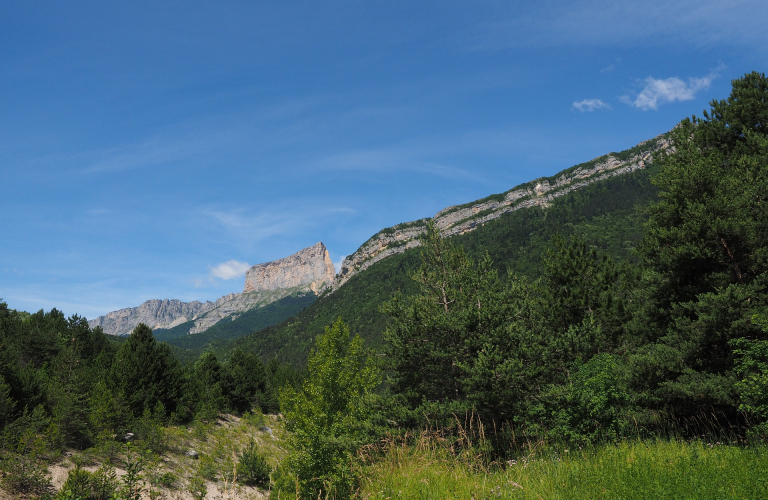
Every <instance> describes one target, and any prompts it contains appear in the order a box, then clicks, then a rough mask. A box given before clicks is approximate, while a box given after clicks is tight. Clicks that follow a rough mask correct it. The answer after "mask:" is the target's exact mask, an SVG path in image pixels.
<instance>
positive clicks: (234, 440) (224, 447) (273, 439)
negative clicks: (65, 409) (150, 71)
mask: <svg viewBox="0 0 768 500" xmlns="http://www.w3.org/2000/svg"><path fill="white" fill-rule="evenodd" d="M254 422H255V420H254V418H253V417H252V418H250V419H249V418H247V417H244V418H238V417H236V416H234V415H221V416H220V418H219V420H218V422H217V423H216V424H209V426H208V429H209V432H208V434H207V438H206V439H205V440H202V439H200V438H199V435H198V434H196V432H195V431H194V430H193V428H192V427H190V428H187V427H170V428H166V436H165V437H166V441H167V444H168V448H169V451H168V452H166V453H164V454H163V455H162V456H161V457H160V461H159V462H158V465H157V471H158V472H160V473H163V472H168V471H170V472H173V473H174V474H175V475H176V476H177V477H178V478H179V479H178V481H177V484H176V485H175V488H172V489H170V488H161V487H158V486H156V485H150V484H149V482H145V486H146V491H145V493H144V494H143V495H142V498H144V499H147V500H154V499H160V498H162V499H167V500H193V497H192V494H191V493H190V492H189V491H188V485H189V479H190V478H191V477H192V475H193V474H194V473H195V471H196V467H197V466H198V465H199V463H200V461H199V459H198V460H196V459H193V458H190V457H187V456H185V453H186V452H187V451H189V450H190V449H192V450H195V451H197V452H198V453H199V454H200V455H201V457H202V456H204V455H208V456H210V457H214V459H219V461H218V462H217V464H221V461H220V460H221V457H222V456H226V457H231V456H233V455H232V454H233V452H234V453H237V452H239V451H240V450H242V449H243V447H245V446H246V444H247V443H248V442H249V441H250V439H251V438H253V439H254V440H255V441H256V444H257V446H258V449H259V451H260V452H261V453H262V454H263V455H264V456H265V457H266V459H267V462H268V463H269V465H270V466H272V467H274V466H276V465H277V464H278V463H279V461H280V460H282V459H283V458H284V456H285V449H284V445H283V443H284V440H285V437H286V434H285V431H284V429H283V425H282V422H281V417H280V416H276V415H266V416H264V421H263V424H260V425H253V424H254ZM261 425H266V426H267V427H269V428H270V429H271V430H272V432H271V433H268V432H263V431H261V430H259V427H260V426H261ZM137 444H138V443H137ZM78 458H79V459H81V460H84V461H85V462H86V464H84V465H83V466H82V468H83V469H85V470H87V471H90V472H94V471H96V470H97V469H98V468H99V467H100V466H101V463H99V461H98V455H88V454H87V453H85V454H84V453H83V452H76V451H71V450H70V451H68V452H67V453H66V454H65V456H64V457H63V458H62V460H61V461H59V462H58V463H56V464H54V465H51V466H50V467H49V468H48V471H49V477H50V480H51V484H52V485H53V488H54V489H55V491H59V490H61V487H62V486H63V485H64V482H65V481H66V480H67V475H68V474H69V471H70V470H72V469H74V467H75V465H74V461H73V460H75V459H78ZM115 472H116V473H117V476H118V477H122V476H123V475H125V470H124V469H122V468H120V466H119V465H118V466H115ZM206 486H207V490H208V492H207V495H206V497H205V498H206V499H207V500H257V499H263V498H268V497H269V491H268V490H264V489H259V488H255V487H250V486H245V485H241V484H237V483H235V484H234V485H233V484H231V483H227V482H226V481H216V482H213V481H206ZM150 488H151V489H152V490H154V491H155V495H154V496H151V495H150V492H149V490H150ZM11 498H15V497H13V496H11V495H8V494H7V493H5V492H4V491H2V490H1V489H0V500H9V499H11Z"/></svg>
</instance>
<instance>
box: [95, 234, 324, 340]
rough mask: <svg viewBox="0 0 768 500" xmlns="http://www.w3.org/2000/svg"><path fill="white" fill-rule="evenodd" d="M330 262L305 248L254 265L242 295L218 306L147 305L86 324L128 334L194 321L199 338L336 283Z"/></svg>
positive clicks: (227, 298) (153, 302) (314, 248)
mask: <svg viewBox="0 0 768 500" xmlns="http://www.w3.org/2000/svg"><path fill="white" fill-rule="evenodd" d="M334 277H335V272H334V269H333V262H331V258H330V256H329V255H328V250H327V249H326V248H325V245H323V244H322V243H317V244H316V245H314V246H311V247H309V248H305V249H304V250H301V251H299V252H297V253H295V254H293V255H291V256H290V257H286V258H284V259H280V260H276V261H273V262H266V263H264V264H258V265H256V266H253V267H252V268H251V269H249V270H248V271H247V272H246V275H245V289H244V291H243V293H231V294H229V295H225V296H223V297H221V298H219V299H218V300H216V302H210V301H208V302H198V301H193V302H182V301H180V300H168V299H165V300H148V301H146V302H144V303H143V304H141V305H140V306H138V307H129V308H126V309H120V310H119V311H114V312H111V313H108V314H106V315H104V316H99V317H98V318H96V319H93V320H91V321H89V322H88V324H89V325H90V326H91V328H95V327H97V326H100V327H101V328H102V329H103V330H104V332H105V333H108V334H111V335H128V334H130V333H131V332H132V331H133V329H134V328H136V326H137V325H138V324H139V323H145V324H146V325H148V326H149V327H151V328H152V329H156V328H163V329H167V328H173V327H175V326H178V325H181V324H182V323H187V322H190V321H193V322H194V326H192V327H191V328H190V330H189V333H190V334H194V333H201V332H204V331H205V330H207V329H208V328H210V327H211V326H213V325H215V324H216V323H218V322H219V321H221V320H223V319H226V318H229V319H235V318H237V316H239V315H240V314H242V313H244V312H246V311H249V310H251V309H255V308H257V307H263V306H265V305H267V304H271V303H272V302H275V301H277V300H280V299H282V298H283V297H287V296H289V295H291V294H293V293H295V292H307V291H312V292H314V293H315V294H319V293H320V292H322V291H323V290H325V289H326V288H327V287H329V286H330V285H331V284H332V283H333V280H334Z"/></svg>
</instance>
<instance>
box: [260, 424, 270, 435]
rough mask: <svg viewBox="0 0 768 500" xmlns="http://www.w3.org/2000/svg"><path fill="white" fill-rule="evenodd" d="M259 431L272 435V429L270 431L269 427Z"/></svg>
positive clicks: (261, 428)
mask: <svg viewBox="0 0 768 500" xmlns="http://www.w3.org/2000/svg"><path fill="white" fill-rule="evenodd" d="M259 430H260V431H261V432H266V433H267V434H272V429H270V428H269V427H267V426H266V425H264V426H261V427H259Z"/></svg>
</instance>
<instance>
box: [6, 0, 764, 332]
mask: <svg viewBox="0 0 768 500" xmlns="http://www.w3.org/2000/svg"><path fill="white" fill-rule="evenodd" d="M766 19H768V2H764V1H757V0H750V1H738V0H731V1H727V2H726V1H706V0H700V1H675V2H666V1H663V2H662V1H645V2H638V1H632V2H623V1H615V0H614V1H576V2H552V1H543V2H529V1H526V2H522V1H520V2H499V1H489V2H482V1H476V2H450V1H445V0H443V1H436V2H413V1H408V2H397V1H386V2H376V1H368V2H317V1H314V2H227V1H217V2H194V1H192V2H190V1H185V2H139V1H133V2H124V3H123V2H86V1H84V2H47V3H45V2H12V3H6V4H5V5H3V7H2V10H0V47H2V50H0V193H1V194H0V211H1V213H2V215H1V216H0V297H2V298H3V299H4V300H5V301H6V302H8V304H9V306H10V307H13V308H16V309H21V310H27V311H36V310H39V309H45V310H49V309H50V308H52V307H56V308H58V309H60V310H63V311H64V312H65V313H67V314H74V313H78V314H80V315H82V316H86V317H88V318H93V317H96V316H98V315H100V314H104V313H106V312H108V311H112V310H116V309H119V308H123V307H131V306H136V305H139V304H140V303H142V302H143V301H145V300H147V299H152V298H178V299H182V300H212V299H216V298H217V297H220V296H222V295H224V294H226V293H230V292H234V291H240V290H241V289H242V286H243V275H244V269H245V267H246V265H247V264H250V265H253V264H257V263H260V262H264V261H269V260H273V259H278V258H281V257H284V256H287V255H289V254H291V253H293V252H296V251H298V250H300V249H302V248H304V247H307V246H309V245H312V244H314V243H316V242H317V241H323V242H324V243H325V244H326V245H327V246H328V248H329V251H330V253H331V257H332V258H333V260H334V261H339V260H340V259H341V258H343V256H344V255H346V254H349V253H351V252H353V251H354V250H355V249H356V248H357V247H358V246H359V245H360V244H362V243H363V242H364V241H365V240H366V239H367V238H368V237H370V236H371V235H372V234H374V233H375V232H377V231H378V230H379V229H381V228H383V227H386V226H391V225H393V224H396V223H398V222H404V221H409V220H414V219H418V218H421V217H426V216H431V215H434V213H435V212H437V211H438V210H440V209H442V208H444V207H446V206H448V205H453V204H457V203H465V202H468V201H471V200H474V199H477V198H480V197H483V196H487V195H489V194H491V193H497V192H502V191H505V190H507V189H509V188H511V187H513V186H515V185H517V184H520V183H522V182H526V181H529V180H531V179H534V178H537V177H541V176H545V175H552V174H554V173H556V172H558V171H559V170H562V169H564V168H567V167H569V166H571V165H574V164H576V163H580V162H583V161H587V160H589V159H591V158H594V157H596V156H600V155H602V154H605V153H607V152H610V151H620V150H622V149H626V148H628V147H631V146H633V145H635V144H636V143H638V142H640V141H643V140H645V139H648V138H651V137H653V136H655V135H657V134H660V133H662V132H665V131H667V130H669V129H670V128H672V127H673V126H674V125H675V124H676V123H677V122H678V121H680V120H681V119H682V118H683V117H685V116H690V115H692V114H696V115H701V112H702V110H703V109H705V108H708V102H709V101H710V100H711V99H713V98H718V99H721V98H725V97H727V95H728V93H729V88H730V81H731V80H732V79H734V78H738V77H739V76H741V75H743V74H744V73H746V72H749V71H753V70H757V71H761V72H764V71H766V69H767V65H766V62H768V61H767V59H768V31H766V30H765V27H764V22H765V20H766Z"/></svg>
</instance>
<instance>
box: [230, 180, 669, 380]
mask: <svg viewBox="0 0 768 500" xmlns="http://www.w3.org/2000/svg"><path fill="white" fill-rule="evenodd" d="M654 171H655V170H654V167H649V168H648V169H645V170H639V171H636V172H633V173H631V174H625V175H621V176H617V177H613V178H610V179H607V180H605V181H601V182H599V183H595V184H592V185H589V186H586V187H584V188H582V189H579V190H577V191H573V192H571V193H569V194H567V195H565V196H563V197H561V198H557V199H555V200H554V201H553V202H552V205H551V206H550V207H548V208H547V209H544V210H542V209H538V208H532V209H521V210H517V211H515V212H511V213H507V214H504V215H503V216H501V217H500V218H498V219H496V220H492V221H489V222H487V223H486V224H485V225H483V226H481V227H478V228H477V229H475V230H474V231H472V232H470V233H467V234H464V235H461V236H454V237H452V238H451V239H452V241H454V242H455V244H456V245H458V246H462V247H463V248H464V249H465V251H466V253H467V255H468V256H469V257H472V258H473V259H475V260H480V259H482V258H483V257H484V256H485V255H486V254H487V255H488V256H489V257H490V260H491V262H492V265H493V267H494V268H495V269H496V270H497V271H498V272H499V273H500V275H499V277H500V279H501V280H506V279H507V277H508V270H509V271H512V272H514V273H516V274H518V275H526V276H529V277H532V278H537V277H539V276H541V275H542V274H543V273H544V268H543V265H542V257H543V256H544V255H545V254H546V253H547V250H548V249H549V248H550V242H551V240H552V238H554V237H555V236H556V235H558V234H561V235H563V236H566V237H567V236H571V235H577V236H580V237H582V238H583V239H584V240H585V241H586V242H587V243H588V245H589V246H590V247H596V248H597V249H600V250H602V251H604V252H605V253H606V254H607V255H609V256H610V257H611V259H612V260H613V261H614V262H616V263H622V262H632V263H636V262H637V260H638V258H637V256H636V255H635V246H636V244H637V242H638V241H639V240H640V238H641V231H642V223H643V221H644V219H645V216H644V214H643V212H642V210H640V209H638V207H643V206H646V205H647V204H649V203H650V202H651V201H653V200H655V199H656V192H657V189H656V188H655V187H654V186H653V185H651V182H650V180H649V176H650V174H651V173H653V172H654ZM419 265H420V256H419V250H418V249H413V250H408V251H406V252H405V253H403V254H399V255H394V256H392V257H388V258H387V259H384V260H382V261H380V262H377V263H376V264H374V265H372V266H371V267H369V268H368V269H366V270H365V271H364V272H362V273H359V274H356V275H355V276H353V277H352V278H351V279H350V280H349V281H348V282H347V283H345V284H344V286H342V287H341V288H339V289H338V290H336V291H334V292H333V293H332V294H325V295H323V296H321V297H320V298H319V299H318V300H317V301H316V302H315V303H314V304H312V305H311V306H309V307H308V308H306V309H305V310H303V311H302V312H300V313H299V314H297V315H296V316H293V317H291V318H290V319H288V320H286V321H284V322H283V323H280V324H278V325H275V326H271V327H269V328H266V329H264V330H262V331H259V332H257V333H254V334H252V335H248V336H246V337H243V338H240V339H237V340H235V341H233V342H232V343H231V344H230V345H229V346H226V347H221V348H217V350H216V352H217V353H220V354H221V355H222V356H226V355H227V353H229V352H231V350H232V349H234V348H235V347H240V348H242V349H243V350H244V351H248V350H251V351H254V352H257V353H259V354H260V355H261V356H264V357H269V358H271V357H273V356H275V355H277V356H279V357H280V359H281V360H282V361H284V362H290V363H292V364H294V366H297V367H299V366H303V364H304V363H305V361H306V356H307V353H308V352H309V350H310V348H311V345H312V339H313V338H314V337H315V336H317V335H319V334H320V333H322V332H323V328H324V327H325V325H328V324H330V323H332V322H333V321H334V320H335V318H336V317H337V316H339V315H341V316H342V317H343V318H345V321H347V322H348V324H349V327H350V330H351V331H353V332H355V333H358V334H359V335H360V336H361V337H363V338H364V339H365V340H366V342H368V343H369V344H370V345H371V346H381V345H382V337H381V334H382V332H383V331H384V328H385V327H386V325H387V317H386V315H385V314H383V313H382V312H380V311H379V305H380V304H381V303H382V302H385V301H387V300H389V299H390V298H391V297H392V294H393V293H394V292H395V291H397V290H400V291H401V292H402V293H403V294H405V295H409V294H413V293H415V292H416V291H417V287H416V284H415V282H413V281H412V280H411V279H410V278H409V277H408V275H409V273H411V272H413V271H415V270H416V269H417V268H418V267H419Z"/></svg>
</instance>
